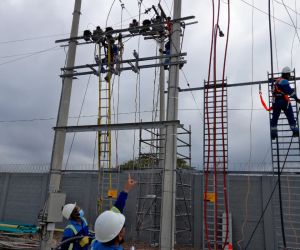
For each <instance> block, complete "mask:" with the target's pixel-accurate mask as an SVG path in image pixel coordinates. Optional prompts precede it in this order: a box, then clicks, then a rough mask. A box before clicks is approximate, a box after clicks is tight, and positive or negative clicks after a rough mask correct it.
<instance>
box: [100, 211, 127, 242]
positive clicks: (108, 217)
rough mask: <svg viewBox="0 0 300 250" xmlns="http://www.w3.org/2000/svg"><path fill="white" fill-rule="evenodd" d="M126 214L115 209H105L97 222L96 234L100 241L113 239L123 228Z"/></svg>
mask: <svg viewBox="0 0 300 250" xmlns="http://www.w3.org/2000/svg"><path fill="white" fill-rule="evenodd" d="M124 223H125V216H124V215H123V214H121V213H116V212H113V211H105V212H103V213H102V214H100V215H99V216H98V218H97V220H96V222H95V236H96V239H97V240H98V241H100V242H103V243H105V242H109V241H111V240H113V239H114V238H115V237H116V236H117V235H118V234H119V233H120V231H121V230H122V228H123V226H124Z"/></svg>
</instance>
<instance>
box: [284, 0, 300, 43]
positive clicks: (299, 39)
mask: <svg viewBox="0 0 300 250" xmlns="http://www.w3.org/2000/svg"><path fill="white" fill-rule="evenodd" d="M281 2H282V4H283V6H284V8H285V10H286V12H287V14H288V15H289V18H290V20H291V22H292V24H293V27H294V29H295V32H296V34H297V38H298V41H299V42H300V37H299V34H298V31H297V27H296V25H295V23H294V20H293V18H292V17H291V14H290V12H289V10H288V9H287V7H286V5H285V3H284V1H283V0H281Z"/></svg>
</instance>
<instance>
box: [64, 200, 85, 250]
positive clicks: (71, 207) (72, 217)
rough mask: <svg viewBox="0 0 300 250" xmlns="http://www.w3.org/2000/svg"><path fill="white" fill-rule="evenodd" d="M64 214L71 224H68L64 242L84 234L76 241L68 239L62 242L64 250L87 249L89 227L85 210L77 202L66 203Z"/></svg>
mask: <svg viewBox="0 0 300 250" xmlns="http://www.w3.org/2000/svg"><path fill="white" fill-rule="evenodd" d="M62 215H63V217H65V218H66V219H67V220H69V224H68V225H67V226H66V228H65V230H64V233H63V238H62V242H64V241H66V240H68V239H70V238H73V237H75V236H83V237H82V238H81V239H77V240H74V241H68V242H66V243H65V244H62V246H61V249H62V250H69V249H73V250H87V249H88V246H89V243H90V242H89V227H88V223H87V221H86V219H85V218H84V212H83V210H82V209H80V208H79V207H78V206H77V205H76V203H70V204H66V205H65V206H64V207H63V210H62Z"/></svg>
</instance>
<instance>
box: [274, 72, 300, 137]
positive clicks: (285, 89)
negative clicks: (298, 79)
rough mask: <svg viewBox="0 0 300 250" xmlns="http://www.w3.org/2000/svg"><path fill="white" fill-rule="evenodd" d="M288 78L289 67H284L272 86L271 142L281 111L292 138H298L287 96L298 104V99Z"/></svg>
mask: <svg viewBox="0 0 300 250" xmlns="http://www.w3.org/2000/svg"><path fill="white" fill-rule="evenodd" d="M290 77H291V69H290V68H289V67H284V68H283V69H282V72H281V77H279V78H278V79H277V80H276V81H275V83H274V86H273V106H272V108H273V115H272V119H271V137H272V140H274V139H275V138H277V123H278V119H279V116H280V113H281V110H283V111H284V113H285V115H286V118H287V119H288V122H289V125H290V127H291V130H292V132H293V136H294V137H298V136H299V128H298V127H297V125H296V120H295V117H294V113H293V109H292V106H291V102H290V99H289V96H290V97H292V98H294V99H295V100H296V101H297V102H298V103H300V99H298V97H297V95H296V92H295V90H294V89H292V88H291V87H290V84H289V80H290Z"/></svg>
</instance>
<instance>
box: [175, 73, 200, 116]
mask: <svg viewBox="0 0 300 250" xmlns="http://www.w3.org/2000/svg"><path fill="white" fill-rule="evenodd" d="M181 71H182V73H183V78H184V79H185V81H186V84H187V86H188V87H189V88H190V83H189V81H188V79H187V76H186V74H185V72H184V70H183V69H181ZM190 93H191V95H192V98H193V100H194V103H195V106H196V109H197V107H199V106H200V105H199V104H198V103H197V101H196V98H195V96H194V94H193V92H192V91H191V92H190ZM198 110H199V111H200V109H198ZM199 113H200V116H201V118H202V120H204V116H203V113H201V112H199Z"/></svg>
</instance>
